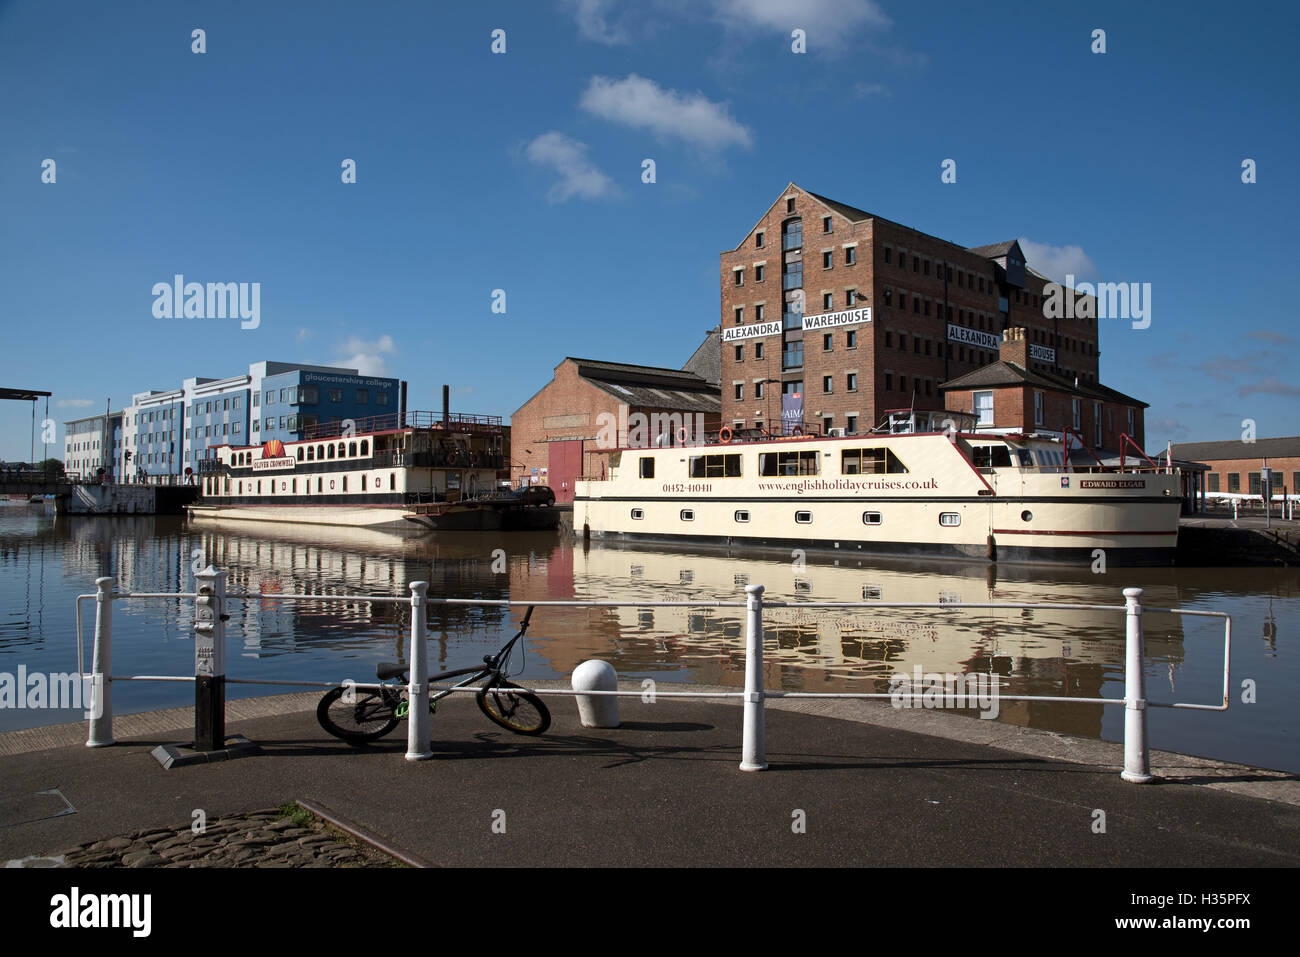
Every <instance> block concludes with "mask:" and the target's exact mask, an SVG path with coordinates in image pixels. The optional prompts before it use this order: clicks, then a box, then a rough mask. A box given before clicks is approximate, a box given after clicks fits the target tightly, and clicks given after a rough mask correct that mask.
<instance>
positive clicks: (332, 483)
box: [330, 479, 334, 492]
mask: <svg viewBox="0 0 1300 957" xmlns="http://www.w3.org/2000/svg"><path fill="white" fill-rule="evenodd" d="M330 491H331V492H332V491H334V480H333V479H330Z"/></svg>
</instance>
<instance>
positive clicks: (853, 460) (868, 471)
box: [840, 447, 907, 475]
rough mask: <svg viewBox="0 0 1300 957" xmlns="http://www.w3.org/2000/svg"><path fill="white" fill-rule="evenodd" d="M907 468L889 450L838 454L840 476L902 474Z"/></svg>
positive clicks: (850, 451) (855, 451) (847, 450)
mask: <svg viewBox="0 0 1300 957" xmlns="http://www.w3.org/2000/svg"><path fill="white" fill-rule="evenodd" d="M906 471H907V466H906V465H904V464H903V463H902V461H900V460H899V458H898V456H897V455H895V454H894V452H893V450H892V449H890V448H887V447H886V448H876V449H844V450H842V451H841V452H840V474H841V475H880V474H887V473H891V474H892V473H902V472H906Z"/></svg>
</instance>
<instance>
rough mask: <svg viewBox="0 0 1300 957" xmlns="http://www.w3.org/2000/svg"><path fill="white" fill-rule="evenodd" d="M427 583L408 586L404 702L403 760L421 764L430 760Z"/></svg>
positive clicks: (431, 754) (431, 753) (431, 752)
mask: <svg viewBox="0 0 1300 957" xmlns="http://www.w3.org/2000/svg"><path fill="white" fill-rule="evenodd" d="M428 589H429V583H428V582H411V652H410V654H409V655H408V656H407V661H408V662H409V663H410V665H411V679H410V684H409V685H407V689H406V700H407V703H408V705H409V707H410V710H409V712H408V713H407V716H406V760H408V761H424V760H427V759H428V758H431V757H433V750H432V749H431V748H430V747H429V664H428V661H427V660H426V653H427V647H428V637H429V634H428V624H427V622H426V621H425V608H426V607H427V606H426V601H427V598H426V594H425V593H426V592H427V591H428Z"/></svg>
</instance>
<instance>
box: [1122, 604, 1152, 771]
mask: <svg viewBox="0 0 1300 957" xmlns="http://www.w3.org/2000/svg"><path fill="white" fill-rule="evenodd" d="M1141 601H1142V589H1141V588H1125V589H1124V605H1125V609H1124V614H1125V621H1126V624H1127V627H1126V629H1125V649H1126V655H1125V661H1124V771H1123V773H1122V774H1120V777H1122V778H1123V779H1124V780H1125V781H1130V782H1132V783H1133V784H1146V783H1147V782H1149V781H1152V780H1154V778H1152V776H1151V763H1150V758H1149V756H1148V754H1147V695H1146V678H1145V677H1144V675H1143V674H1142V657H1143V655H1142V605H1141Z"/></svg>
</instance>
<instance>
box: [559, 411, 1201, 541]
mask: <svg viewBox="0 0 1300 957" xmlns="http://www.w3.org/2000/svg"><path fill="white" fill-rule="evenodd" d="M974 421H975V420H974V417H973V416H970V415H966V414H963V413H956V412H913V411H903V412H893V413H890V414H889V415H888V416H887V419H886V422H885V423H884V424H883V425H882V426H881V428H880V429H877V430H876V431H875V432H873V433H870V434H866V435H854V436H847V437H840V436H814V435H788V436H781V437H776V436H768V435H762V434H758V433H754V432H752V431H751V432H744V433H739V434H733V433H732V432H731V430H730V429H726V428H724V429H722V430H721V431H720V432H719V433H716V434H710V435H709V436H707V437H706V440H705V442H704V443H703V444H696V445H688V446H682V445H678V446H669V447H661V448H623V449H618V450H615V451H612V452H611V453H610V460H609V468H608V470H607V473H606V476H605V477H604V478H602V479H595V478H584V479H583V480H580V481H579V482H578V483H577V485H576V488H575V496H574V503H573V528H574V533H575V535H576V536H578V537H579V538H581V539H584V540H585V539H628V540H636V539H640V540H647V541H690V542H693V543H697V544H715V545H722V546H735V545H742V544H750V545H754V546H762V547H781V548H816V549H830V550H838V551H841V552H854V553H859V552H864V553H870V552H877V553H881V554H903V555H933V556H940V557H943V556H947V557H954V558H969V559H985V560H991V561H1011V562H1026V561H1029V562H1032V561H1057V562H1068V563H1077V562H1094V563H1095V562H1097V561H1098V558H1099V556H1098V550H1099V549H1100V550H1101V551H1103V552H1104V553H1105V555H1104V558H1102V559H1101V560H1102V561H1104V562H1105V563H1106V564H1117V565H1125V564H1126V565H1167V564H1172V563H1173V561H1174V554H1175V549H1176V546H1177V539H1178V516H1179V510H1180V506H1181V497H1180V489H1179V476H1178V475H1177V474H1176V473H1170V472H1167V471H1163V470H1160V469H1158V468H1156V467H1154V466H1151V465H1147V466H1146V467H1145V468H1140V467H1138V466H1137V463H1136V462H1135V463H1134V465H1133V466H1132V467H1124V466H1120V467H1119V468H1113V467H1106V466H1102V465H1100V464H1099V465H1098V467H1097V468H1096V469H1084V468H1080V467H1077V466H1075V467H1071V466H1070V465H1069V464H1068V458H1067V455H1066V451H1065V448H1064V446H1063V445H1062V442H1061V440H1060V439H1058V438H1056V437H1054V436H1047V435H1040V434H1010V435H1008V434H986V433H980V432H977V431H975V427H974Z"/></svg>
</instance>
